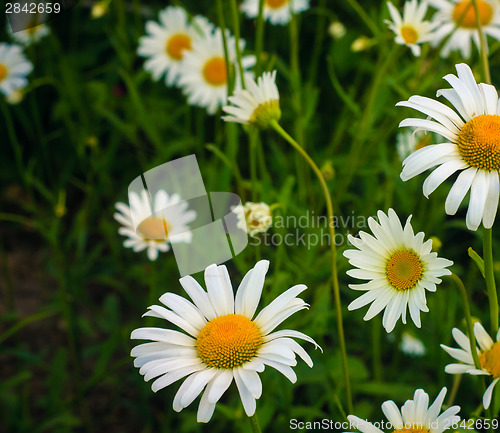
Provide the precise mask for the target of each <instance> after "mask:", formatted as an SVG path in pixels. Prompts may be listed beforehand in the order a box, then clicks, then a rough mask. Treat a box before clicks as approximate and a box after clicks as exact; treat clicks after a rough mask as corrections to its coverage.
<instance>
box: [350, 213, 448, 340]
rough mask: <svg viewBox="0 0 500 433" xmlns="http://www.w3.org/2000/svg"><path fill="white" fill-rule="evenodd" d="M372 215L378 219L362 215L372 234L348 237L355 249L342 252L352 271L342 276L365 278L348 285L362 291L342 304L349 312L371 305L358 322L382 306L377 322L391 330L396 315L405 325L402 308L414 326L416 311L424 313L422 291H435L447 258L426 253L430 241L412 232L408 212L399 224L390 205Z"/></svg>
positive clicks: (417, 320)
mask: <svg viewBox="0 0 500 433" xmlns="http://www.w3.org/2000/svg"><path fill="white" fill-rule="evenodd" d="M377 216H378V219H379V222H377V221H375V219H374V218H372V217H370V218H368V225H369V227H370V229H371V231H372V232H373V235H371V234H369V233H366V232H363V231H361V232H359V236H360V237H359V238H355V237H353V236H351V235H349V236H348V238H349V242H350V243H351V244H352V245H353V246H355V247H356V249H353V250H346V251H345V252H344V256H345V257H347V258H348V259H349V263H350V264H351V265H353V266H355V267H356V268H357V269H350V270H348V271H347V274H348V275H349V276H351V277H353V278H357V279H361V280H367V282H366V283H363V284H350V285H349V288H351V289H352V290H357V291H364V292H366V293H364V294H363V295H361V296H360V297H358V298H357V299H355V300H354V301H353V302H351V303H350V304H349V306H348V307H347V308H348V309H349V310H351V311H352V310H356V309H358V308H361V307H364V306H365V305H367V304H370V303H371V305H370V308H369V309H368V311H367V313H366V315H365V316H364V318H363V319H364V320H370V319H372V318H373V317H375V316H376V315H377V314H379V313H380V312H381V311H382V310H384V309H385V311H384V316H383V319H382V324H383V326H384V328H385V330H386V331H387V332H391V331H392V330H393V329H394V327H395V326H396V323H397V321H398V320H399V318H400V317H401V320H402V322H403V323H406V313H407V309H408V310H409V312H410V316H411V319H412V320H413V322H414V323H415V325H416V326H417V327H419V328H420V326H421V322H420V312H421V311H423V312H427V311H429V309H428V308H427V303H426V299H425V291H426V290H428V291H430V292H435V291H436V285H437V284H440V283H441V279H440V277H442V276H443V275H450V274H451V272H450V271H449V270H448V269H446V268H447V267H448V266H451V265H452V264H453V262H452V261H451V260H448V259H444V258H441V257H438V256H437V253H436V252H432V251H431V250H432V240H430V239H428V240H427V241H425V242H424V236H425V235H424V233H423V232H420V233H417V234H416V235H415V234H414V232H413V228H412V226H411V224H410V219H411V216H410V217H409V218H408V219H407V221H406V224H405V226H404V227H403V226H402V225H401V222H400V220H399V218H398V216H397V215H396V212H394V210H393V209H389V212H388V214H387V215H386V214H385V213H384V212H382V211H379V212H378V214H377Z"/></svg>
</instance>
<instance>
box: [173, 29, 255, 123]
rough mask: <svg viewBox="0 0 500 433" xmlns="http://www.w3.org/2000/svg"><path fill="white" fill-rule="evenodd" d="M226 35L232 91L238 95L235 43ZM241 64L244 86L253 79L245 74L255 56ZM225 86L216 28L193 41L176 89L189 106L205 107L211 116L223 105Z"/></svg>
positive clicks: (219, 32)
mask: <svg viewBox="0 0 500 433" xmlns="http://www.w3.org/2000/svg"><path fill="white" fill-rule="evenodd" d="M226 35H227V37H226V41H227V50H228V58H229V63H230V65H229V66H230V68H231V69H232V70H233V71H235V75H236V87H235V91H238V90H239V89H240V88H241V81H240V73H239V70H238V69H239V67H238V64H237V58H236V41H235V39H234V37H233V36H231V35H230V34H229V32H226ZM244 47H245V42H244V41H243V40H242V39H240V48H241V50H243V48H244ZM242 64H243V68H244V69H245V82H246V81H247V80H248V79H249V78H252V74H251V73H249V72H247V71H246V70H247V69H248V68H249V67H251V66H253V65H254V64H255V56H244V57H243V58H242ZM227 82H228V77H227V70H226V60H225V57H224V45H223V41H222V30H221V29H219V28H218V29H216V30H215V31H214V33H213V34H210V35H208V36H207V37H206V38H204V39H197V40H196V41H194V43H193V47H192V50H191V51H189V52H187V53H186V54H185V56H184V61H183V62H182V69H181V77H180V78H179V86H180V87H181V88H182V90H183V92H184V94H185V95H186V96H187V98H188V102H189V103H190V104H192V105H198V106H200V107H204V108H206V109H207V111H208V113H209V114H214V113H215V112H216V111H217V108H218V107H220V106H221V105H223V104H225V103H226V100H227Z"/></svg>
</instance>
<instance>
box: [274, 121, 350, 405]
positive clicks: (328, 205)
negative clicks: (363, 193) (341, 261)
mask: <svg viewBox="0 0 500 433" xmlns="http://www.w3.org/2000/svg"><path fill="white" fill-rule="evenodd" d="M271 127H272V128H273V129H274V130H275V131H276V132H277V133H278V134H279V135H281V136H282V137H283V138H284V139H285V140H286V141H287V142H288V143H290V144H291V145H292V147H293V148H294V149H295V150H296V151H297V152H298V153H299V154H300V155H302V157H303V158H304V159H305V160H306V161H307V163H308V164H309V166H310V167H311V169H312V170H313V171H314V173H315V174H316V176H317V178H318V181H319V183H320V185H321V189H322V190H323V195H324V197H325V201H326V209H327V213H328V229H329V232H330V249H331V253H332V285H333V297H334V302H335V311H336V315H337V332H338V337H339V346H340V354H341V357H342V369H343V372H344V382H345V392H346V400H347V409H348V411H349V413H353V406H352V395H351V383H350V381H349V369H348V365H347V351H346V346H345V337H344V325H343V321H342V304H341V301H340V287H339V279H338V271H337V248H336V246H335V225H334V216H333V204H332V199H331V197H330V192H329V191H328V186H327V184H326V181H325V178H324V177H323V174H322V173H321V170H320V169H319V168H318V166H317V165H316V163H315V162H314V161H313V160H312V159H311V157H310V156H309V155H308V153H307V152H306V151H305V150H304V148H303V147H302V146H301V145H300V144H299V143H297V142H296V141H295V140H294V139H293V138H292V137H291V136H290V135H289V134H288V133H287V132H286V131H285V130H284V129H283V128H282V127H281V126H280V125H279V123H278V122H277V121H275V120H274V121H272V122H271Z"/></svg>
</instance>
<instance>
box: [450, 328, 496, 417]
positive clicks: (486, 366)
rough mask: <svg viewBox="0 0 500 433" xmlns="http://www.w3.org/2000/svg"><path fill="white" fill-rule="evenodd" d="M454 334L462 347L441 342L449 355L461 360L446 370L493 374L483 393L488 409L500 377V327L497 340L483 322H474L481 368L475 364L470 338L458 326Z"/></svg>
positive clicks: (484, 402) (454, 372) (484, 404)
mask: <svg viewBox="0 0 500 433" xmlns="http://www.w3.org/2000/svg"><path fill="white" fill-rule="evenodd" d="M452 335H453V338H454V339H455V341H456V342H457V344H458V345H459V346H460V349H457V348H454V347H448V346H445V345H444V344H441V347H442V348H443V350H445V351H446V352H447V353H448V355H450V356H451V357H453V358H455V359H456V360H457V361H460V363H453V364H448V365H447V366H446V367H445V371H446V373H449V374H463V373H468V374H472V375H485V376H491V377H492V378H493V381H492V382H491V384H490V385H489V386H488V388H487V389H486V391H485V393H484V395H483V406H484V408H485V409H488V408H489V407H490V404H491V397H492V395H493V390H494V388H495V385H496V384H497V382H498V380H499V379H500V329H499V330H498V332H497V335H496V337H495V339H496V341H493V339H492V338H491V337H490V336H489V334H488V333H487V332H486V330H485V329H484V327H483V325H481V323H479V322H476V323H474V337H475V339H476V341H477V343H478V344H479V348H478V347H477V346H476V344H475V342H474V347H475V348H476V350H477V354H478V357H479V364H480V367H481V368H480V369H478V368H476V367H475V365H474V359H473V357H472V352H471V347H470V340H469V338H468V337H467V336H466V335H465V334H464V333H463V332H462V331H460V329H458V328H453V330H452Z"/></svg>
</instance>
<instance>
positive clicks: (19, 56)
mask: <svg viewBox="0 0 500 433" xmlns="http://www.w3.org/2000/svg"><path fill="white" fill-rule="evenodd" d="M26 24H27V25H26V27H27V29H26V30H21V31H17V32H13V31H12V28H11V25H10V23H7V33H8V34H9V35H10V37H11V39H12V40H13V41H14V42H15V43H14V44H9V43H6V42H0V92H1V93H3V95H4V96H5V98H6V99H7V102H9V103H11V104H17V103H18V102H20V101H21V100H22V99H23V89H24V88H25V87H26V86H27V85H28V75H29V74H30V72H31V71H32V70H33V65H32V63H31V62H30V61H29V60H28V59H27V57H26V55H25V54H24V52H23V47H27V46H29V45H31V44H33V43H36V42H38V41H39V40H40V39H41V38H43V37H45V36H47V35H48V34H49V32H50V30H49V28H48V26H47V25H45V24H39V25H37V26H32V27H31V24H30V23H26ZM29 26H30V27H29Z"/></svg>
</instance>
